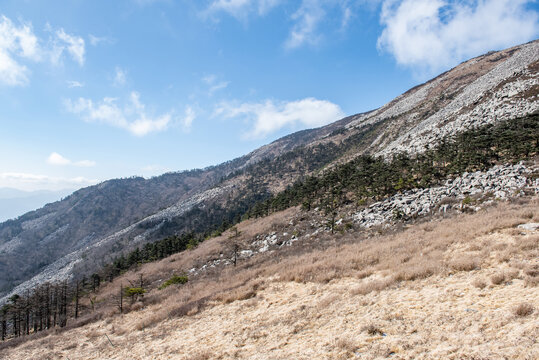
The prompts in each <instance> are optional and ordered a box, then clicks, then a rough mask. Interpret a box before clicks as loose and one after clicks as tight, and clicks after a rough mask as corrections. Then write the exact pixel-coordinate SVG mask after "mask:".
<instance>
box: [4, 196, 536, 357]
mask: <svg viewBox="0 0 539 360" xmlns="http://www.w3.org/2000/svg"><path fill="white" fill-rule="evenodd" d="M538 206H539V203H538V202H537V198H536V197H535V198H534V199H530V198H523V199H521V200H517V201H513V202H500V203H497V204H496V205H495V206H492V205H490V206H486V207H485V208H484V209H483V210H480V211H478V212H476V213H475V214H466V213H460V214H457V213H453V214H452V215H446V216H439V217H435V218H431V219H430V220H429V221H423V222H419V223H416V224H411V225H408V226H406V227H405V228H404V229H401V230H396V231H395V230H394V231H389V232H387V230H386V231H381V229H379V230H377V231H372V232H367V233H363V232H355V231H353V232H344V233H342V234H341V233H339V234H336V235H330V234H329V233H327V232H323V233H319V234H318V235H317V236H316V241H314V242H311V243H310V245H313V244H318V245H317V246H316V245H315V246H314V247H313V246H303V247H301V246H296V245H294V246H289V247H285V248H284V249H283V250H280V252H279V255H277V253H275V252H274V251H270V252H264V253H261V254H260V255H258V256H256V257H253V258H251V259H246V260H243V261H241V262H240V263H239V264H238V266H237V267H232V266H229V267H227V268H226V269H222V270H220V271H214V272H211V271H208V272H207V273H206V275H199V276H198V277H197V276H193V281H190V282H189V283H188V284H186V285H172V286H169V287H168V288H167V289H165V290H159V289H157V288H154V286H155V285H154V284H155V282H157V283H159V278H161V279H162V277H163V276H164V275H165V276H167V277H168V276H170V274H171V273H178V272H180V271H182V270H185V269H187V268H188V267H190V266H192V265H193V262H196V261H197V259H198V260H200V259H201V258H204V257H212V256H215V255H217V259H218V258H219V255H218V254H219V252H221V253H222V251H223V250H222V249H223V248H222V246H223V244H224V243H225V242H226V239H227V236H228V235H230V234H225V235H224V236H223V237H221V238H215V239H211V240H208V241H207V242H205V243H203V244H201V245H200V246H199V247H198V248H197V249H195V250H193V251H192V252H189V253H183V254H177V255H174V256H172V257H171V258H167V259H164V260H162V261H161V262H159V263H154V264H146V265H143V266H141V267H140V268H138V269H137V271H136V272H130V273H127V274H125V275H123V276H122V277H120V278H118V279H116V280H115V281H114V282H113V283H111V284H108V285H106V286H105V287H104V288H103V289H102V290H101V291H100V293H99V295H98V299H99V298H109V297H111V296H114V295H113V294H114V293H115V289H116V288H117V287H118V286H119V285H120V283H122V282H123V283H126V282H128V281H129V280H131V281H137V278H138V274H139V273H142V274H144V276H145V279H147V280H146V281H151V284H152V285H150V286H151V287H152V290H151V291H150V292H149V293H148V294H147V295H145V296H144V298H143V299H142V301H137V302H136V303H134V304H133V305H131V312H129V313H127V314H123V315H119V314H117V313H116V314H115V315H112V313H115V312H116V311H114V308H113V307H112V306H113V305H112V303H111V305H112V306H111V308H110V309H109V310H105V312H104V313H103V312H102V313H101V314H102V315H97V314H95V315H93V321H95V322H93V323H90V324H88V325H85V326H83V327H79V328H73V329H67V330H65V331H60V332H57V333H55V332H54V331H47V332H43V333H41V336H37V337H30V338H29V339H30V341H27V342H24V343H22V344H21V345H19V346H17V347H8V348H3V349H2V352H1V355H0V357H1V358H4V359H28V358H43V359H57V358H69V359H103V358H107V359H126V358H130V359H150V358H151V359H156V358H159V359H161V358H163V359H165V358H166V359H259V358H272V359H289V358H298V359H312V358H317V359H322V358H329V359H350V358H358V359H359V358H361V359H378V358H387V357H390V358H397V359H409V358H415V359H439V358H447V359H503V358H512V359H534V358H537V357H538V356H539V346H538V344H537V342H536V339H537V336H538V335H539V327H538V321H537V319H538V314H539V292H538V291H536V290H537V285H538V283H539V282H538V279H539V276H538V269H539V262H538V259H539V233H538V231H537V227H536V226H535V227H534V226H520V224H530V223H537V222H539V218H538V217H537V214H538V212H537V209H538ZM313 220H315V219H314V218H306V216H305V215H304V214H302V212H299V211H298V210H297V209H290V210H288V211H287V212H285V213H276V214H274V215H272V216H270V217H268V218H262V219H257V220H249V221H247V222H243V223H241V224H240V225H238V229H239V231H240V232H241V234H242V238H244V239H249V238H250V237H252V236H253V235H254V234H260V233H269V234H270V235H271V234H275V233H276V232H277V233H281V234H282V231H286V230H287V229H288V228H289V227H291V225H290V224H294V225H293V227H294V228H301V223H302V222H304V223H307V224H306V225H307V227H308V224H309V223H312V221H313ZM534 229H535V230H534ZM311 231H312V230H311ZM150 279H153V280H150ZM98 301H99V300H98ZM107 311H108V312H109V313H108V314H107V315H104V314H106V313H107ZM128 311H129V310H128ZM101 316H105V318H103V319H102V320H99V319H100V317H101ZM86 322H87V321H86Z"/></svg>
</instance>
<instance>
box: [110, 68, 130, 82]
mask: <svg viewBox="0 0 539 360" xmlns="http://www.w3.org/2000/svg"><path fill="white" fill-rule="evenodd" d="M126 81H127V71H125V70H124V69H122V68H120V67H116V69H115V73H114V80H113V82H112V83H113V85H114V86H124V85H125V83H126Z"/></svg>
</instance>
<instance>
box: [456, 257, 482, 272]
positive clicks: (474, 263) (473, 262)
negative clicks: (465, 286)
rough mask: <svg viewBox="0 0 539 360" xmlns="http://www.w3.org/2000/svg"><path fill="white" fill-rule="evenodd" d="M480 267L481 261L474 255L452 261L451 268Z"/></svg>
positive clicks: (470, 269)
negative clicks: (473, 256)
mask: <svg viewBox="0 0 539 360" xmlns="http://www.w3.org/2000/svg"><path fill="white" fill-rule="evenodd" d="M478 267H479V261H478V260H477V259H476V258H472V257H462V258H459V259H456V260H453V261H452V262H451V268H453V270H457V271H472V270H475V269H477V268H478Z"/></svg>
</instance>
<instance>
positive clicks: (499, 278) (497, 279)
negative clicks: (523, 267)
mask: <svg viewBox="0 0 539 360" xmlns="http://www.w3.org/2000/svg"><path fill="white" fill-rule="evenodd" d="M490 281H491V282H492V283H493V284H494V285H500V284H501V283H503V282H504V281H505V274H504V273H497V274H494V275H492V276H491V277H490Z"/></svg>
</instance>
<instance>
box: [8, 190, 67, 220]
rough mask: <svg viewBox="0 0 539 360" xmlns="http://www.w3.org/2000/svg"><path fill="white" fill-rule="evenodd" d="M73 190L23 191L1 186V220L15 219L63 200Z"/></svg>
mask: <svg viewBox="0 0 539 360" xmlns="http://www.w3.org/2000/svg"><path fill="white" fill-rule="evenodd" d="M73 191H74V189H70V190H69V189H66V190H59V191H48V190H37V191H22V190H17V189H12V188H0V222H1V221H6V220H9V219H14V218H16V217H18V216H20V215H23V214H25V213H27V212H28V211H31V210H35V209H38V208H41V207H43V206H45V205H46V204H48V203H51V202H55V201H58V200H61V199H62V198H63V197H66V196H67V195H69V194H71V193H72V192H73Z"/></svg>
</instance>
